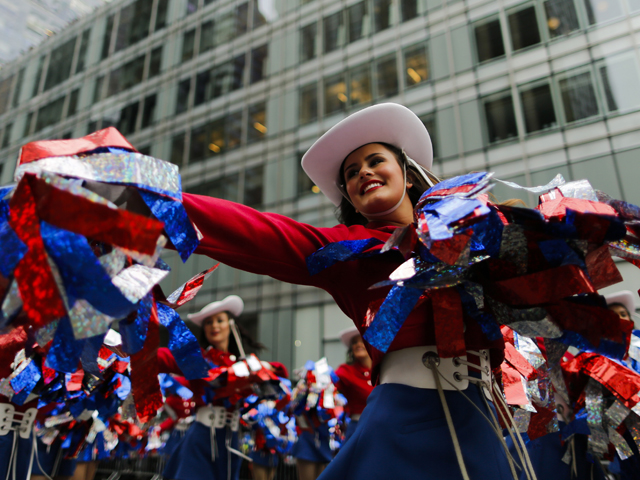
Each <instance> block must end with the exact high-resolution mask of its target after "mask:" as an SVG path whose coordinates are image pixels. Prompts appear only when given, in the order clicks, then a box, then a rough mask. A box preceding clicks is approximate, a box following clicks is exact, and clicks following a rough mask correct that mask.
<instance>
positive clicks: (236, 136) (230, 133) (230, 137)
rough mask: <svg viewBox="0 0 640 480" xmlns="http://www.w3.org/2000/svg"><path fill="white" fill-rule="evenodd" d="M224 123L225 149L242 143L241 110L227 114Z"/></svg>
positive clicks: (230, 148)
mask: <svg viewBox="0 0 640 480" xmlns="http://www.w3.org/2000/svg"><path fill="white" fill-rule="evenodd" d="M225 123H226V132H225V134H226V142H227V143H226V145H227V150H232V149H234V148H236V147H239V146H240V144H241V143H242V110H240V111H237V112H235V113H230V114H229V115H227V119H226V122H225Z"/></svg>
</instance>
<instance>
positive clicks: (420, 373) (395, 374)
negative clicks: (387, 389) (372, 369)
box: [380, 345, 491, 390]
mask: <svg viewBox="0 0 640 480" xmlns="http://www.w3.org/2000/svg"><path fill="white" fill-rule="evenodd" d="M437 352H438V349H437V348H436V347H435V346H433V345H429V346H425V347H411V348H404V349H402V350H398V351H395V352H389V353H387V354H386V355H385V356H384V358H383V359H382V364H381V365H380V384H384V383H399V384H401V385H408V386H410V387H415V388H429V389H430V388H433V389H435V388H436V382H435V378H434V373H435V372H434V371H433V370H431V369H430V368H427V367H426V366H425V363H424V361H425V358H426V356H428V355H432V356H433V355H434V354H435V355H436V356H437ZM468 353H471V354H474V355H477V356H478V357H479V358H480V365H476V364H475V363H471V362H468V361H467V356H466V355H465V356H461V357H454V358H439V357H438V362H439V363H438V372H440V375H441V378H443V379H444V381H442V382H441V383H442V388H443V389H444V390H466V389H467V387H468V386H469V379H471V380H472V381H473V380H474V378H473V377H470V376H469V368H468V367H469V366H472V367H474V368H477V369H478V370H480V372H481V375H482V381H483V383H484V382H487V384H489V382H490V380H491V367H490V366H489V350H480V351H479V352H475V351H471V350H470V351H469V352H468ZM479 380H480V379H478V381H479Z"/></svg>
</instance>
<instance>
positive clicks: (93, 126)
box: [87, 120, 98, 135]
mask: <svg viewBox="0 0 640 480" xmlns="http://www.w3.org/2000/svg"><path fill="white" fill-rule="evenodd" d="M97 131H98V120H91V121H90V122H89V123H88V124H87V135H89V134H90V133H93V132H97Z"/></svg>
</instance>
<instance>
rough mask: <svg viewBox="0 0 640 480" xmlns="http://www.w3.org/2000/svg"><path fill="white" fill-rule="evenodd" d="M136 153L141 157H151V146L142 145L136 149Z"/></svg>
mask: <svg viewBox="0 0 640 480" xmlns="http://www.w3.org/2000/svg"><path fill="white" fill-rule="evenodd" d="M138 152H139V153H140V154H141V155H146V156H147V157H150V156H151V145H144V146H142V147H138Z"/></svg>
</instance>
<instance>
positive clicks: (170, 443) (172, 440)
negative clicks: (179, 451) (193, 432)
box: [162, 428, 189, 457]
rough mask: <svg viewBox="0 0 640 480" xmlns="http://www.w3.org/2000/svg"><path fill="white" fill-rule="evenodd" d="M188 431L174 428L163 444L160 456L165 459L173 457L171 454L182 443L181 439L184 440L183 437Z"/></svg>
mask: <svg viewBox="0 0 640 480" xmlns="http://www.w3.org/2000/svg"><path fill="white" fill-rule="evenodd" d="M188 431H189V430H188V429H187V430H178V429H177V428H174V429H173V430H172V432H171V434H170V435H169V438H168V439H167V442H166V443H165V444H164V447H162V454H163V455H165V456H166V457H170V456H171V455H173V452H174V451H175V449H176V448H177V446H178V445H179V444H180V442H181V441H182V439H183V438H184V436H185V435H186V434H187V432H188Z"/></svg>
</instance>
